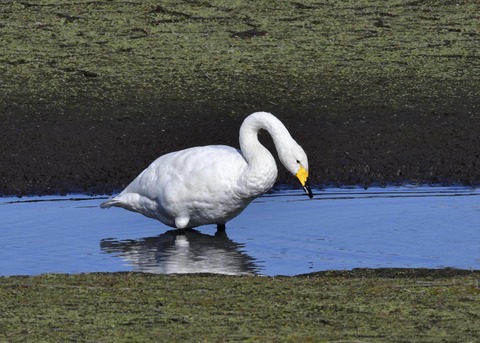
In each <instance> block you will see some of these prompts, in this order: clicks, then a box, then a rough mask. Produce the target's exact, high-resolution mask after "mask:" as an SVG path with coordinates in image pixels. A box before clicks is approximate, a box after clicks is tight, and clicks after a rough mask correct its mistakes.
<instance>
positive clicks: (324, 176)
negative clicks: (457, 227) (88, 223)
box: [0, 0, 480, 195]
mask: <svg viewBox="0 0 480 343" xmlns="http://www.w3.org/2000/svg"><path fill="white" fill-rule="evenodd" d="M479 13H480V11H479V8H478V5H472V4H471V2H469V1H457V2H455V3H451V2H449V1H427V2H407V3H405V2H401V1H398V2H397V1H389V2H388V3H385V2H381V1H379V2H377V3H372V2H371V1H368V2H367V1H342V2H340V3H335V4H333V3H331V2H326V1H325V2H324V1H318V2H313V1H303V2H290V1H285V2H281V3H278V4H272V3H271V2H257V3H256V4H255V6H253V5H252V4H250V3H242V2H236V3H234V4H232V3H230V2H222V1H206V2H201V3H196V4H190V3H183V2H171V3H169V4H168V5H165V6H163V5H158V4H156V3H151V2H149V1H139V2H123V3H110V2H93V3H92V2H86V1H85V2H82V1H80V2H77V3H75V4H65V3H60V2H58V3H57V2H56V1H46V0H45V1H38V2H28V1H24V2H14V1H10V2H9V1H6V2H3V3H2V12H1V14H0V36H1V37H2V38H1V41H2V44H1V46H0V52H1V53H0V56H1V57H0V80H1V82H0V94H1V95H0V161H1V164H0V180H1V183H0V194H16V195H22V194H46V193H66V192H94V193H104V192H107V193H109V192H112V191H114V190H117V189H119V188H121V187H123V186H124V185H125V184H127V183H128V182H129V181H130V180H131V179H132V178H133V177H134V176H135V175H136V174H137V173H138V172H139V171H141V170H142V169H143V168H144V167H145V166H147V165H148V163H149V162H151V161H152V160H153V159H154V158H156V157H157V156H158V155H160V154H163V153H165V152H168V151H172V150H177V149H181V148H185V147H188V146H193V145H205V144H219V143H220V144H229V145H234V146H237V145H238V143H237V140H238V128H239V126H240V123H241V121H242V119H243V118H244V117H245V116H246V115H248V114H249V113H251V112H253V111H256V110H266V111H271V112H273V113H275V114H276V115H277V116H278V117H279V118H281V120H282V121H284V122H285V123H286V125H287V127H288V128H289V129H290V131H291V132H292V135H293V136H294V137H295V138H296V139H297V141H298V142H299V143H300V144H302V145H303V146H304V148H305V150H306V151H307V153H308V155H309V159H310V165H311V174H312V176H311V178H312V181H313V183H315V184H318V185H321V184H325V183H335V184H342V185H344V184H364V185H369V184H371V183H401V182H407V181H413V182H426V183H431V182H445V183H463V184H478V183H479V182H480V168H479V166H480V144H479V140H478V132H480V113H479V108H480V62H479V61H480V59H478V46H479V39H480V38H479V37H480V31H479V28H478V25H477V23H478V20H479V19H480V18H479ZM291 181H292V178H291V177H290V176H288V175H286V172H285V171H284V170H283V169H281V172H280V177H279V182H281V183H288V182H291Z"/></svg>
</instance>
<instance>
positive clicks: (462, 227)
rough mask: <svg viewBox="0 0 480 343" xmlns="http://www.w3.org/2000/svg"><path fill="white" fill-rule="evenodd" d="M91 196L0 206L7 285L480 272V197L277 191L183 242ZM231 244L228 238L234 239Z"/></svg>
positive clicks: (401, 190) (183, 236) (454, 192)
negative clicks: (23, 279)
mask: <svg viewBox="0 0 480 343" xmlns="http://www.w3.org/2000/svg"><path fill="white" fill-rule="evenodd" d="M103 199H104V198H99V197H97V198H95V197H94V198H91V197H83V196H67V197H59V196H57V197H32V198H20V199H19V198H0V218H1V219H0V233H1V240H0V260H1V261H2V262H1V264H0V275H23V274H27V275H36V274H41V273H52V272H53V273H79V272H97V271H128V270H135V271H144V272H152V273H186V272H213V273H223V274H253V273H255V274H265V275H278V274H282V275H295V274H301V273H308V272H312V271H319V270H329V269H352V268H358V267H368V268H379V267H427V268H442V267H454V268H462V269H480V230H479V226H480V225H479V218H480V190H475V189H471V188H458V187H449V188H446V187H388V188H369V189H368V190H363V189H361V188H352V189H338V188H331V189H330V188H329V189H324V190H316V191H315V197H314V199H312V200H310V199H308V197H306V196H305V195H304V194H303V193H302V192H301V191H300V190H283V191H276V192H273V193H271V194H268V195H265V196H263V197H261V198H259V199H257V200H256V201H254V202H253V203H252V204H251V205H250V206H249V207H248V208H247V209H246V210H245V211H244V212H243V213H242V214H241V215H240V216H239V217H237V218H235V219H234V220H232V221H231V222H229V223H228V224H227V231H226V234H224V235H218V234H217V235H216V227H215V226H213V225H212V226H205V227H200V228H199V229H198V230H186V231H185V232H183V233H181V232H179V231H177V230H171V229H170V228H168V227H166V226H164V225H163V224H161V223H160V222H157V221H155V220H152V219H148V218H145V217H143V216H142V215H139V214H136V213H132V212H128V211H125V210H122V209H118V208H114V209H110V210H102V209H100V208H99V207H98V205H99V204H100V202H102V201H103ZM227 236H228V237H227Z"/></svg>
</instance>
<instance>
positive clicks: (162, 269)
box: [100, 229, 259, 275]
mask: <svg viewBox="0 0 480 343" xmlns="http://www.w3.org/2000/svg"><path fill="white" fill-rule="evenodd" d="M100 247H101V249H102V251H103V252H105V253H112V254H116V255H118V256H120V257H122V258H123V259H124V260H126V261H128V262H129V265H131V266H132V267H134V270H136V271H141V272H147V273H156V274H171V273H180V274H183V273H217V274H231V275H240V274H256V273H257V272H258V270H259V267H258V266H256V265H255V260H254V259H253V258H252V257H250V256H249V255H247V254H246V253H245V252H244V251H243V248H244V245H243V244H239V243H235V242H233V241H232V240H231V239H229V238H228V237H227V235H226V233H225V232H217V233H216V234H215V236H211V235H207V234H203V233H201V232H199V231H197V230H193V229H185V230H171V231H167V232H165V233H164V234H161V235H160V236H156V237H146V238H142V239H138V240H122V241H118V240H114V239H110V238H107V239H103V240H101V242H100Z"/></svg>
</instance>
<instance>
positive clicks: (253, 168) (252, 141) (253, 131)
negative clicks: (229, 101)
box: [240, 112, 293, 188]
mask: <svg viewBox="0 0 480 343" xmlns="http://www.w3.org/2000/svg"><path fill="white" fill-rule="evenodd" d="M261 129H263V130H266V131H267V132H268V133H269V134H270V136H271V137H272V139H273V143H274V144H275V148H276V149H277V153H278V154H279V155H281V153H282V151H283V150H284V149H286V146H285V142H289V141H290V140H293V138H292V137H291V136H290V133H289V132H288V131H287V129H286V128H285V126H284V125H283V124H282V122H281V121H280V120H278V119H277V118H276V117H274V116H273V115H272V114H270V113H267V112H256V113H253V114H251V115H250V116H248V117H247V118H246V119H245V120H244V122H243V124H242V126H241V127H240V149H241V151H242V154H243V157H244V158H245V161H246V162H247V164H248V167H247V170H246V171H245V174H246V175H245V177H246V178H247V179H248V180H249V181H250V182H254V179H255V180H258V179H259V178H261V179H263V180H268V184H269V188H270V187H271V186H273V183H274V182H275V180H276V178H277V165H276V163H275V159H274V158H273V156H272V154H271V153H270V152H269V151H268V149H267V148H265V147H264V146H263V145H262V144H261V143H260V141H259V140H258V132H259V131H260V130H261Z"/></svg>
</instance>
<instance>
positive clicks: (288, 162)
mask: <svg viewBox="0 0 480 343" xmlns="http://www.w3.org/2000/svg"><path fill="white" fill-rule="evenodd" d="M279 158H280V161H281V162H282V164H283V165H284V166H285V168H287V170H288V171H289V172H290V173H292V174H293V175H295V176H296V177H297V179H298V181H300V184H301V185H302V187H303V190H304V191H305V193H306V194H307V195H308V196H309V197H310V198H313V193H312V190H311V189H310V186H309V184H308V158H307V154H306V153H305V151H303V149H302V147H301V146H300V145H298V143H297V142H295V141H294V140H293V139H292V142H291V144H289V146H288V148H287V149H285V150H284V151H283V152H282V153H279Z"/></svg>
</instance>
